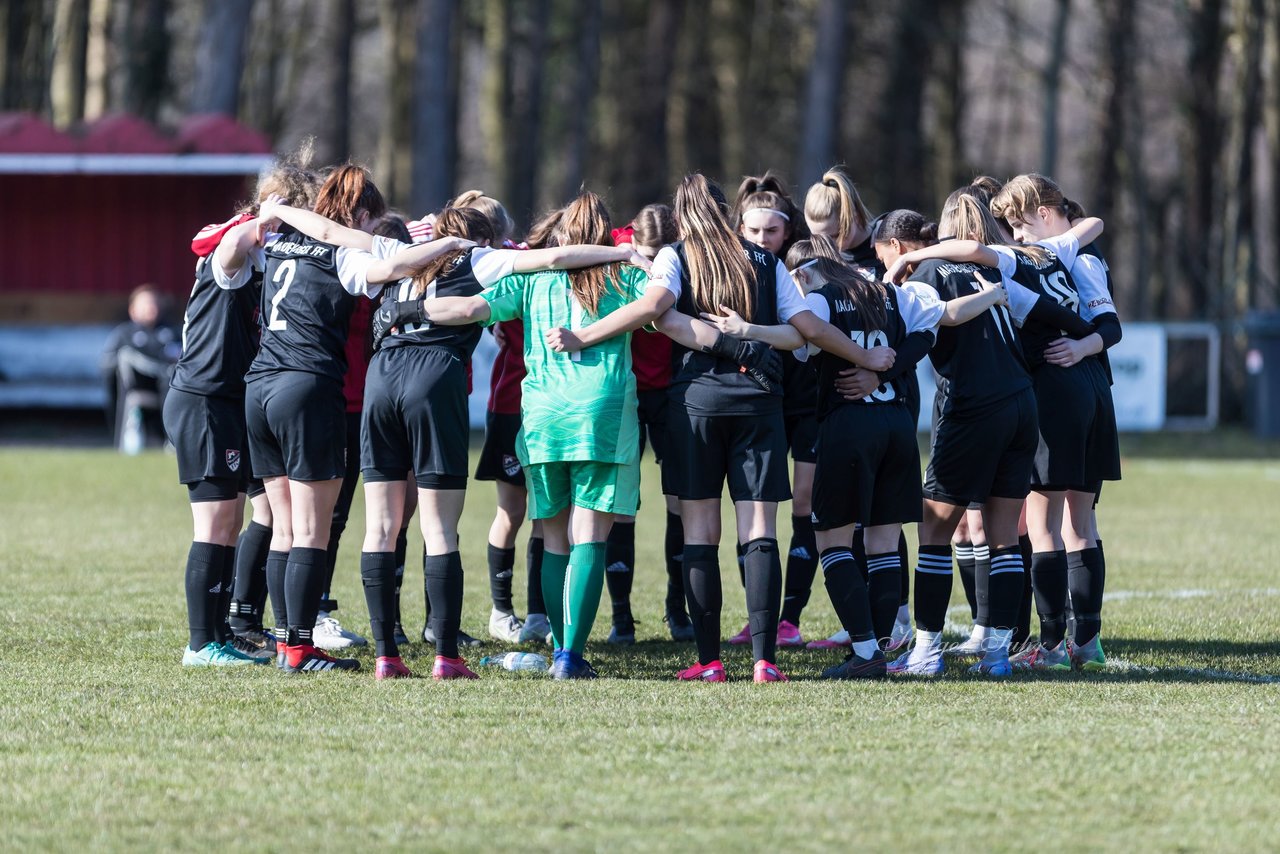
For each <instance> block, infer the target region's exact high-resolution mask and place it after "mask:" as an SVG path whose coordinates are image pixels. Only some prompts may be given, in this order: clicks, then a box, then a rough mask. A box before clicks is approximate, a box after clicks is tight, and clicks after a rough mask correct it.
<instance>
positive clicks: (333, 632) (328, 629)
mask: <svg viewBox="0 0 1280 854" xmlns="http://www.w3.org/2000/svg"><path fill="white" fill-rule="evenodd" d="M311 643H312V645H313V646H315V647H316V648H317V649H349V648H350V647H353V646H367V645H368V644H369V642H368V641H367V640H365V639H364V638H362V637H360V635H358V634H356V633H355V632H350V631H347V630H346V629H344V628H343V627H342V624H341V623H339V622H338V619H337V617H331V616H329V615H328V614H327V613H325V612H324V611H321V612H320V615H319V617H317V618H316V627H315V628H314V629H312V630H311Z"/></svg>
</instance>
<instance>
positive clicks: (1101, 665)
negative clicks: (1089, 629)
mask: <svg viewBox="0 0 1280 854" xmlns="http://www.w3.org/2000/svg"><path fill="white" fill-rule="evenodd" d="M1071 664H1072V665H1074V667H1075V669H1076V670H1083V671H1086V672H1090V673H1094V672H1097V671H1099V670H1104V669H1105V668H1106V666H1107V656H1106V654H1105V653H1103V651H1102V637H1101V636H1100V635H1094V636H1093V638H1092V639H1090V640H1089V642H1088V643H1086V644H1084V645H1083V646H1077V647H1074V648H1073V649H1072V650H1071Z"/></svg>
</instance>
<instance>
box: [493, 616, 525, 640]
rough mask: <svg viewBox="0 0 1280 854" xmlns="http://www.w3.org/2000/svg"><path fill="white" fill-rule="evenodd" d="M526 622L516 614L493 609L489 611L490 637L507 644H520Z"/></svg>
mask: <svg viewBox="0 0 1280 854" xmlns="http://www.w3.org/2000/svg"><path fill="white" fill-rule="evenodd" d="M523 628H524V621H523V620H521V619H520V618H519V617H517V616H516V615H515V614H508V613H507V612H506V611H499V610H498V609H497V608H492V609H490V611H489V637H491V638H493V639H494V640H500V641H506V642H507V643H519V642H520V631H521V630H522V629H523Z"/></svg>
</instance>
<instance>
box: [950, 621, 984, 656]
mask: <svg viewBox="0 0 1280 854" xmlns="http://www.w3.org/2000/svg"><path fill="white" fill-rule="evenodd" d="M986 639H987V630H986V628H985V627H983V626H979V625H974V627H973V628H972V629H970V631H969V637H968V638H967V639H966V640H965V641H964V643H959V644H956V645H955V646H949V647H947V648H946V649H945V650H943V653H942V654H943V655H952V656H955V657H957V658H965V657H969V658H972V657H973V656H975V655H982V654H983V653H984V652H986V648H985V647H984V646H983V645H982V644H983V642H984V641H985V640H986Z"/></svg>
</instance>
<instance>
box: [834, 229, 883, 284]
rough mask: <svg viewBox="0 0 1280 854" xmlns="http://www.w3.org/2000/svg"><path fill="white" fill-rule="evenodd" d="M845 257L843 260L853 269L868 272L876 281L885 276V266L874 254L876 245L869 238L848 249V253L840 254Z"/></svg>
mask: <svg viewBox="0 0 1280 854" xmlns="http://www.w3.org/2000/svg"><path fill="white" fill-rule="evenodd" d="M841 254H843V255H844V256H845V260H846V261H848V262H849V263H850V264H853V265H854V266H855V267H861V268H863V269H864V270H870V271H871V272H872V273H873V274H874V275H875V278H876V280H877V281H879V280H880V279H881V278H882V277H883V276H884V274H885V269H886V268H885V266H884V264H882V263H881V262H880V256H879V255H877V254H876V245H875V243H874V242H872V239H871V236H870V235H868V236H867V239H866V240H864V241H862V242H861V243H859V244H858V245H857V246H853V247H850V249H849V251H848V252H844V253H841Z"/></svg>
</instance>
